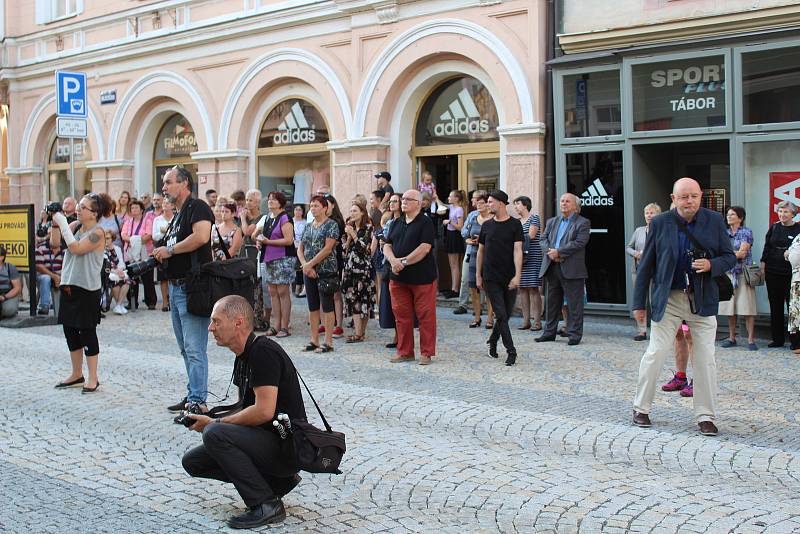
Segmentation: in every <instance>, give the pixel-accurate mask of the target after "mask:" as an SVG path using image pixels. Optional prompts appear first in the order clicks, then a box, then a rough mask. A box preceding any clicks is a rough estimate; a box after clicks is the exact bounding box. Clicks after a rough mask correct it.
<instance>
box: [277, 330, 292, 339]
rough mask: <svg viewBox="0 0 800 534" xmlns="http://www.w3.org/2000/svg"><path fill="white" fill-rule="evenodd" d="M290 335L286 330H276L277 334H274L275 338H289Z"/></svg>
mask: <svg viewBox="0 0 800 534" xmlns="http://www.w3.org/2000/svg"><path fill="white" fill-rule="evenodd" d="M291 335H292V334H290V333H289V330H288V329H286V328H281V329H280V330H278V333H277V334H275V337H289V336H291Z"/></svg>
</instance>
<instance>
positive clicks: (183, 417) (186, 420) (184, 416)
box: [175, 402, 206, 428]
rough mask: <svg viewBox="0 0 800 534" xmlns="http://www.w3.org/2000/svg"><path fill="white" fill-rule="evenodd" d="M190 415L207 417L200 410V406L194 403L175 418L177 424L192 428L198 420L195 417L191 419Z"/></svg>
mask: <svg viewBox="0 0 800 534" xmlns="http://www.w3.org/2000/svg"><path fill="white" fill-rule="evenodd" d="M190 413H191V414H195V415H206V414H204V413H203V410H202V409H201V408H200V404H198V403H196V402H192V403H190V404H189V406H188V407H187V408H186V410H184V411H183V412H181V414H180V415H179V416H178V417H176V418H175V422H176V423H180V424H182V425H183V426H185V427H186V428H190V427H191V426H192V425H193V424H195V423H196V422H197V419H195V418H194V417H189V414H190Z"/></svg>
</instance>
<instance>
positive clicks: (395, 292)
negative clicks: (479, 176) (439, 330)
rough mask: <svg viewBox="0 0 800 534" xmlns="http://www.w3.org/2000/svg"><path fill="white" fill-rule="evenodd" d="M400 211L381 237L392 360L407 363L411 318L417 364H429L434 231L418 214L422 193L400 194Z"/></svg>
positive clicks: (432, 336) (433, 336)
mask: <svg viewBox="0 0 800 534" xmlns="http://www.w3.org/2000/svg"><path fill="white" fill-rule="evenodd" d="M400 207H401V210H402V212H403V214H402V216H401V217H400V218H399V219H396V220H395V221H394V222H393V223H392V226H391V227H390V229H389V235H387V236H385V241H386V244H385V245H384V246H383V254H384V256H385V257H386V260H387V261H388V262H389V265H391V267H392V271H391V273H390V275H389V291H390V293H391V295H392V311H393V312H394V317H395V322H396V323H397V353H396V355H395V356H394V357H393V358H391V359H390V360H389V361H391V362H392V363H399V362H411V361H414V360H415V359H416V357H415V356H414V317H415V316H416V317H417V320H418V321H419V344H420V352H421V354H422V356H421V358H420V361H419V364H420V365H429V364H430V363H431V361H432V360H431V358H432V357H433V356H434V355H435V354H436V278H437V273H436V263H435V260H434V257H433V254H432V253H431V250H432V249H433V242H434V240H435V238H436V230H435V229H434V227H433V224H431V221H430V219H428V218H427V217H426V216H425V215H423V214H422V213H421V211H420V210H421V208H422V195H421V193H420V192H419V191H417V190H416V189H409V190H408V191H406V192H405V193H403V197H402V201H401V205H400Z"/></svg>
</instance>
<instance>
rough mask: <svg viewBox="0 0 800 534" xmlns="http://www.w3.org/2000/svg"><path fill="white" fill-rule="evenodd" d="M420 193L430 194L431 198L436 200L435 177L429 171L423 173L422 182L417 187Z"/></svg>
mask: <svg viewBox="0 0 800 534" xmlns="http://www.w3.org/2000/svg"><path fill="white" fill-rule="evenodd" d="M417 189H418V190H419V192H420V193H429V194H430V195H431V198H436V184H435V183H433V176H431V173H429V172H428V171H425V172H423V173H422V181H421V182H420V183H419V184H418V185H417Z"/></svg>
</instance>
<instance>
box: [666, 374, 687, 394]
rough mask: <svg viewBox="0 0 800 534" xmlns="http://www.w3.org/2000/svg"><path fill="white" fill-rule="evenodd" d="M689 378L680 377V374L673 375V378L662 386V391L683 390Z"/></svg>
mask: <svg viewBox="0 0 800 534" xmlns="http://www.w3.org/2000/svg"><path fill="white" fill-rule="evenodd" d="M686 384H687V380H686V379H685V378H678V375H672V380H670V381H669V382H667V383H666V384H664V385H663V386H661V391H681V390H682V389H683V388H685V387H686Z"/></svg>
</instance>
